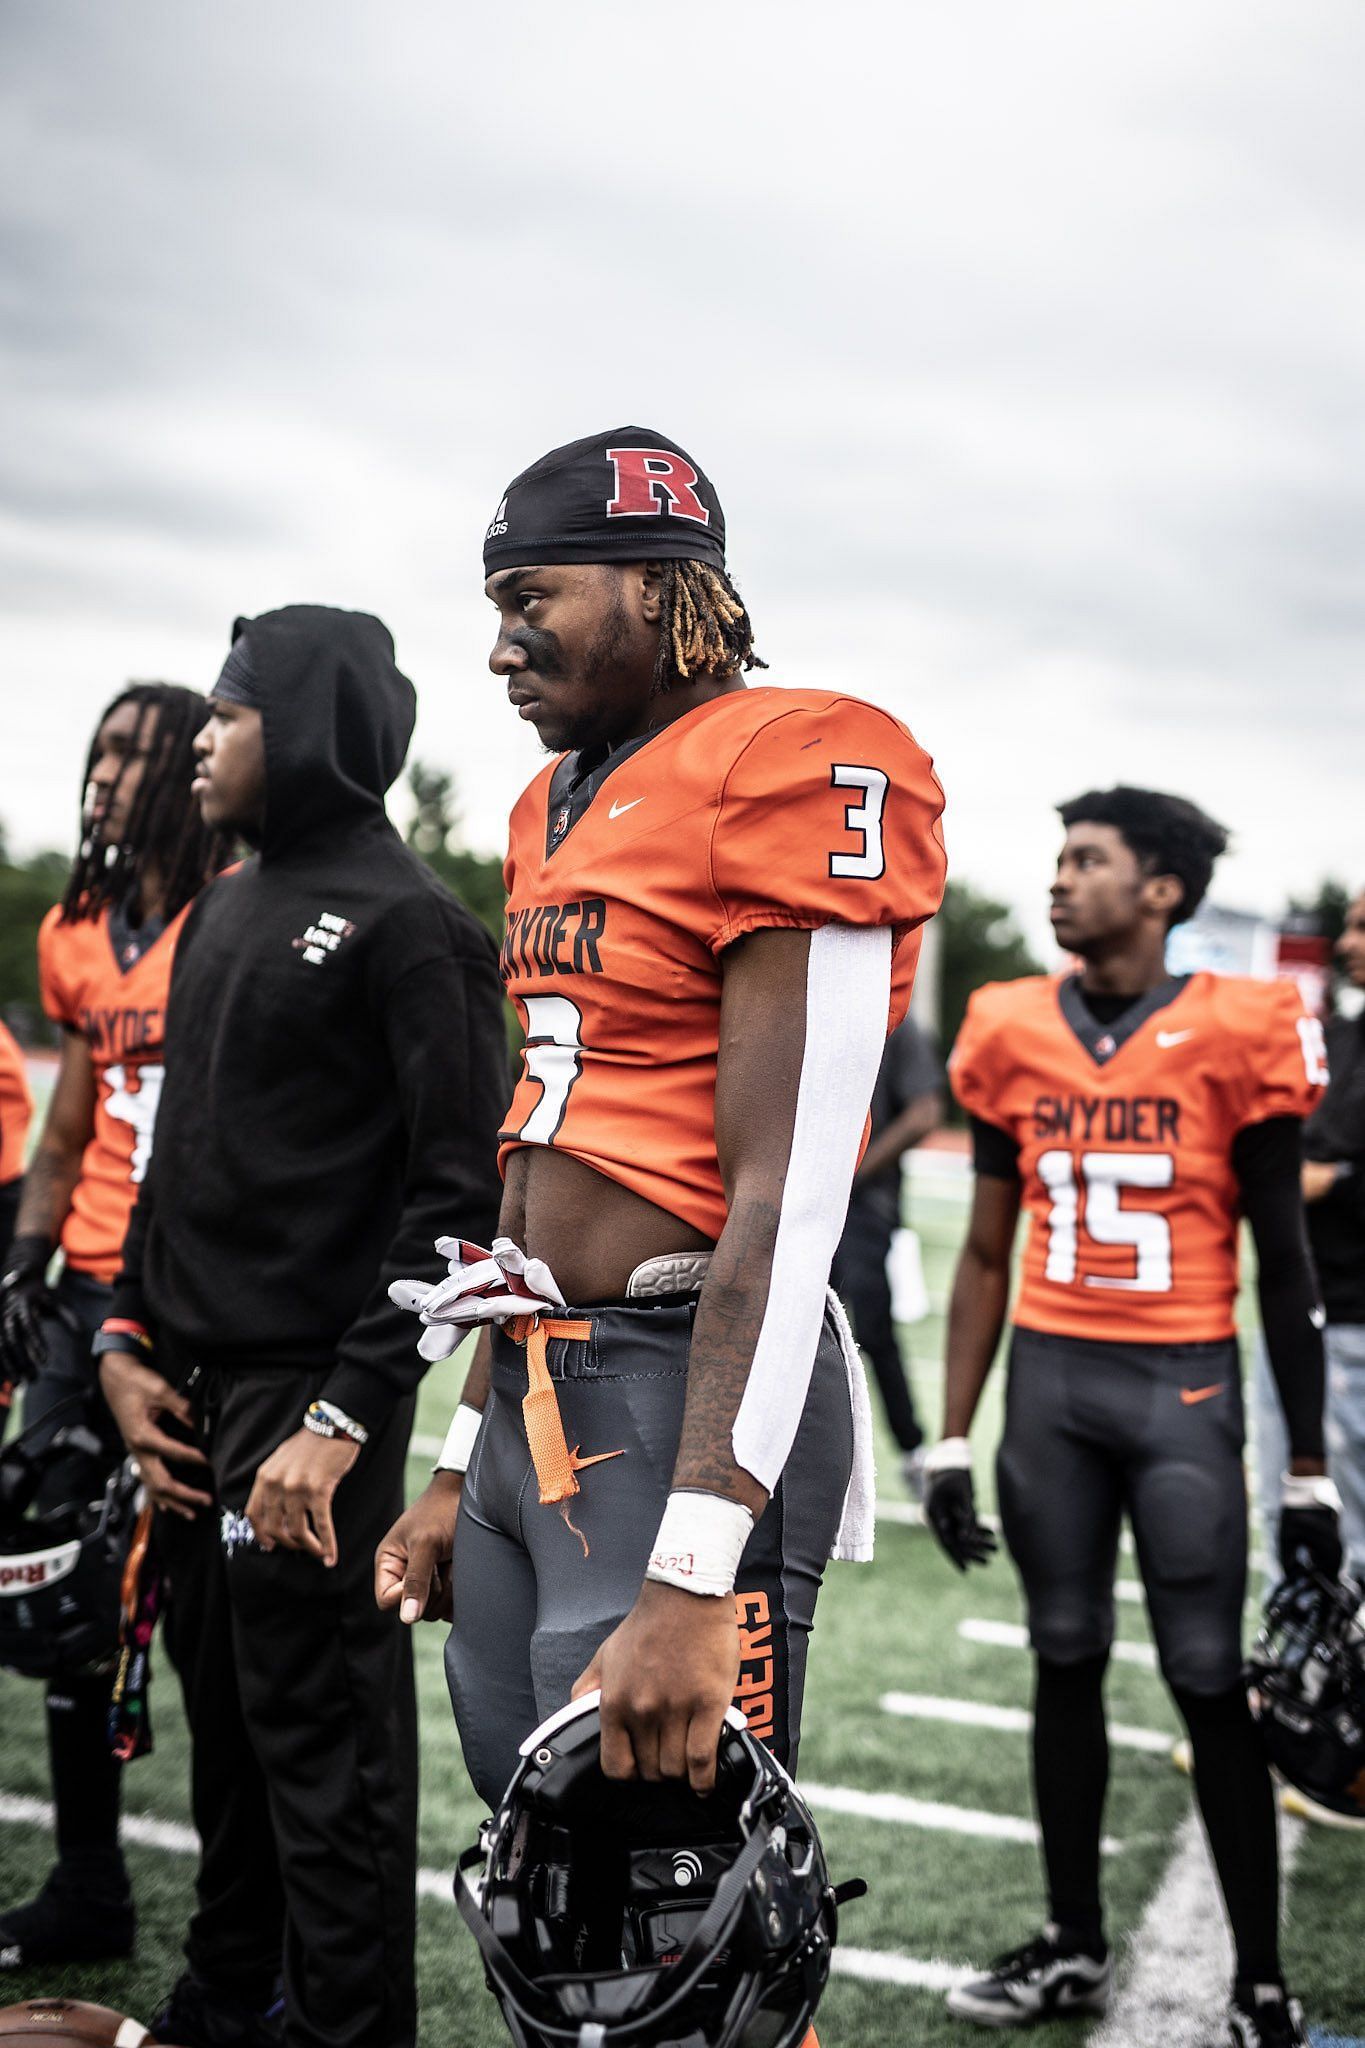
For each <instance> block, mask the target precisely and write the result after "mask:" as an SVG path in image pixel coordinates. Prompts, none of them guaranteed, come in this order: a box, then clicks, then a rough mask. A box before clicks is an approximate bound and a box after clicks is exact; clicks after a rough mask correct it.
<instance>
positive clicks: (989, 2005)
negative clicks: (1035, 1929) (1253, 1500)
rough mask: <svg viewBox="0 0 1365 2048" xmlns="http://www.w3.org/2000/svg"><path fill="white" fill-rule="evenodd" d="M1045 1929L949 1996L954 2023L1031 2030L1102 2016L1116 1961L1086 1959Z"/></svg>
mask: <svg viewBox="0 0 1365 2048" xmlns="http://www.w3.org/2000/svg"><path fill="white" fill-rule="evenodd" d="M1061 1932H1062V1930H1061V1929H1060V1928H1059V1927H1054V1926H1048V1927H1045V1928H1044V1929H1043V1931H1042V1933H1041V1934H1040V1935H1038V1936H1037V1937H1036V1939H1035V1940H1033V1941H1026V1942H1025V1943H1024V1945H1023V1946H1022V1948H1012V1949H1010V1950H1009V1951H1008V1953H1007V1954H1005V1955H1003V1956H997V1957H996V1959H995V1961H994V1962H993V1963H992V1964H991V1966H990V1968H989V1969H988V1970H987V1971H986V1973H985V1975H984V1976H982V1977H973V1978H972V1979H971V1980H970V1981H969V1982H968V1983H966V1984H959V1985H958V1986H957V1987H956V1989H955V1990H953V1991H950V1992H949V1993H948V2010H949V2012H950V2013H952V2015H953V2016H954V2018H955V2019H959V2020H975V2021H976V2024H977V2025H978V2026H979V2027H1031V2026H1032V2025H1033V2024H1034V2023H1035V2021H1037V2020H1047V2019H1065V2018H1067V2017H1068V2016H1069V2015H1070V2014H1072V2013H1075V2014H1077V2015H1078V2016H1080V2015H1083V2014H1087V2013H1091V2014H1093V2013H1098V2012H1104V2011H1105V2010H1106V2008H1107V2007H1108V2004H1109V2000H1110V1997H1111V1995H1112V1993H1113V1989H1114V1958H1113V1956H1112V1955H1110V1954H1109V1953H1108V1951H1107V1950H1106V1952H1105V1954H1104V1955H1103V1956H1098V1957H1096V1956H1092V1955H1087V1954H1086V1952H1085V1950H1084V1949H1078V1948H1076V1947H1074V1946H1073V1945H1072V1944H1071V1943H1070V1942H1062V1941H1061V1940H1060V1939H1059V1937H1060V1935H1061Z"/></svg>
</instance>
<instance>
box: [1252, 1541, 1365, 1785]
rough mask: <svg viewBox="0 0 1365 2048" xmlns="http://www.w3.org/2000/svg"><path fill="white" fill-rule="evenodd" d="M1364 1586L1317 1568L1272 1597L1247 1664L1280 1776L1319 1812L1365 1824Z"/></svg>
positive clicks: (1256, 1706) (1255, 1710) (1258, 1714)
mask: <svg viewBox="0 0 1365 2048" xmlns="http://www.w3.org/2000/svg"><path fill="white" fill-rule="evenodd" d="M1362 1597H1365V1589H1362V1588H1361V1587H1360V1586H1358V1585H1357V1584H1356V1583H1355V1581H1354V1580H1353V1579H1346V1578H1343V1579H1325V1578H1323V1577H1322V1576H1321V1574H1320V1573H1317V1572H1309V1573H1306V1574H1304V1575H1303V1576H1302V1577H1298V1578H1292V1579H1286V1580H1284V1581H1283V1583H1282V1584H1281V1585H1278V1586H1276V1588H1275V1590H1274V1591H1273V1592H1272V1593H1271V1595H1270V1598H1269V1599H1268V1600H1267V1601H1266V1606H1265V1615H1264V1617H1263V1619H1262V1622H1261V1630H1260V1634H1259V1635H1258V1636H1257V1638H1256V1642H1255V1645H1254V1647H1253V1649H1252V1652H1251V1657H1250V1660H1249V1662H1248V1665H1247V1681H1248V1685H1249V1687H1250V1697H1251V1709H1252V1712H1253V1713H1254V1714H1255V1716H1256V1719H1257V1721H1258V1723H1259V1725H1260V1730H1261V1735H1262V1738H1263V1740H1264V1742H1265V1748H1266V1754H1267V1756H1268V1757H1269V1759H1270V1761H1271V1763H1272V1764H1273V1765H1274V1767H1275V1769H1276V1770H1277V1771H1278V1772H1279V1773H1280V1776H1281V1777H1282V1778H1285V1779H1287V1780H1288V1782H1289V1783H1290V1784H1291V1785H1292V1786H1294V1788H1295V1789H1296V1790H1297V1791H1299V1792H1302V1793H1303V1794H1304V1796H1305V1798H1307V1799H1310V1800H1312V1801H1313V1802H1314V1803H1315V1804H1316V1805H1318V1806H1325V1807H1327V1808H1329V1809H1330V1811H1331V1812H1333V1813H1339V1814H1343V1815H1344V1816H1346V1818H1347V1819H1349V1820H1359V1821H1365V1623H1362V1620H1361V1600H1362Z"/></svg>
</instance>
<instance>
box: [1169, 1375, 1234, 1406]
mask: <svg viewBox="0 0 1365 2048" xmlns="http://www.w3.org/2000/svg"><path fill="white" fill-rule="evenodd" d="M1227 1384H1228V1383H1227V1381H1226V1380H1219V1381H1218V1382H1217V1384H1216V1385H1215V1386H1212V1387H1182V1388H1181V1389H1180V1398H1181V1400H1182V1401H1183V1402H1184V1404H1185V1406H1186V1407H1187V1408H1193V1407H1194V1405H1195V1403H1196V1402H1197V1401H1211V1400H1212V1399H1213V1397H1214V1395H1215V1394H1222V1393H1226V1391H1227Z"/></svg>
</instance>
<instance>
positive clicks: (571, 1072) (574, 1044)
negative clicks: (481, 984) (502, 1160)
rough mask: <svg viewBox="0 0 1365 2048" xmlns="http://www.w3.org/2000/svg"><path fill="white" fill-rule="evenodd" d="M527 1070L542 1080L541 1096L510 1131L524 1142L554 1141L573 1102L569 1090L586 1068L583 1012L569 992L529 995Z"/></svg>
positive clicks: (546, 1142)
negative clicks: (517, 1126)
mask: <svg viewBox="0 0 1365 2048" xmlns="http://www.w3.org/2000/svg"><path fill="white" fill-rule="evenodd" d="M523 1000H524V1003H525V1008H526V1071H527V1073H528V1074H529V1075H530V1076H531V1079H532V1080H533V1081H539V1083H540V1100H539V1102H538V1103H537V1104H536V1106H535V1108H534V1109H533V1110H532V1111H531V1114H530V1115H529V1116H528V1117H527V1119H526V1121H525V1123H524V1124H523V1125H522V1127H521V1129H520V1130H519V1131H516V1132H512V1133H509V1134H508V1135H510V1136H513V1137H516V1138H518V1139H519V1140H520V1141H521V1143H522V1144H523V1145H553V1143H554V1141H555V1135H556V1133H557V1132H558V1130H559V1127H560V1125H561V1124H562V1123H563V1121H564V1112H565V1110H566V1109H567V1108H568V1106H569V1090H570V1089H571V1088H572V1087H573V1084H574V1082H575V1081H576V1080H577V1079H578V1077H579V1075H580V1074H581V1073H582V1071H583V1062H582V1059H581V1058H580V1057H579V1055H580V1054H581V1052H582V1050H583V1012H582V1011H581V1010H580V1009H579V1007H578V1005H577V1003H571V1002H570V1001H569V998H568V997H567V996H526V997H525V998H523Z"/></svg>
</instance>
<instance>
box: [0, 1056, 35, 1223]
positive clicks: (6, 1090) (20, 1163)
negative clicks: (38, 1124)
mask: <svg viewBox="0 0 1365 2048" xmlns="http://www.w3.org/2000/svg"><path fill="white" fill-rule="evenodd" d="M32 1117H33V1091H32V1090H31V1089H30V1087H29V1085H28V1074H27V1072H26V1070H25V1067H24V1055H23V1053H22V1052H21V1051H20V1049H19V1047H18V1045H17V1044H16V1043H15V1040H14V1038H13V1035H12V1034H11V1032H10V1031H9V1029H8V1028H7V1026H6V1025H5V1024H4V1023H0V1260H3V1259H4V1257H5V1254H6V1252H7V1251H8V1250H9V1247H10V1239H11V1238H12V1237H13V1235H14V1219H15V1216H16V1215H17V1214H18V1210H19V1196H20V1193H21V1192H22V1189H23V1185H24V1151H25V1148H26V1146H27V1144H28V1127H29V1124H30V1122H31V1120H32Z"/></svg>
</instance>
